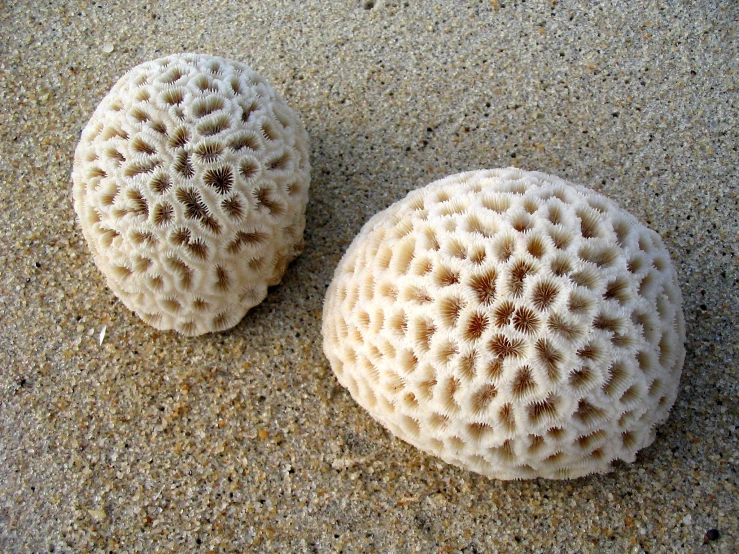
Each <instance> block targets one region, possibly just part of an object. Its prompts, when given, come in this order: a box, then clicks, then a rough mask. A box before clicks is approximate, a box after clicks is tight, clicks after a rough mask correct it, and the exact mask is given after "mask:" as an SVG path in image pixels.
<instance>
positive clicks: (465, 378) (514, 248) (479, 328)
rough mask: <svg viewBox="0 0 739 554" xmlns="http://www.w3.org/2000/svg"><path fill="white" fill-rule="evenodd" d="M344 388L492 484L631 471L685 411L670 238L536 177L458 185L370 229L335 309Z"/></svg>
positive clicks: (440, 185)
mask: <svg viewBox="0 0 739 554" xmlns="http://www.w3.org/2000/svg"><path fill="white" fill-rule="evenodd" d="M323 333H324V351H325V353H326V355H327V357H328V358H329V360H330V363H331V366H332V368H333V370H334V372H335V373H336V375H337V377H338V379H339V381H340V382H341V384H342V385H344V386H345V387H347V388H348V389H349V391H350V392H351V394H352V396H353V397H354V398H355V399H356V401H357V402H358V403H359V404H360V405H362V406H363V407H364V408H365V409H366V410H368V411H369V412H370V414H371V415H372V416H373V417H375V418H376V419H377V420H379V421H380V422H381V423H382V424H383V425H385V426H386V427H387V428H388V429H389V430H390V431H392V432H393V433H394V434H395V435H397V436H398V437H400V438H402V439H403V440H405V441H407V442H409V443H411V444H413V445H415V446H417V447H419V448H421V449H422V450H425V451H427V452H430V453H433V454H436V455H438V456H440V457H441V458H442V459H444V460H445V461H447V462H450V463H452V464H455V465H458V466H461V467H464V468H467V469H470V470H472V471H476V472H478V473H482V474H485V475H488V476H490V477H495V478H499V479H524V478H533V477H547V478H574V477H579V476H582V475H586V474H589V473H593V472H605V471H608V470H609V469H610V466H611V462H613V461H614V460H617V459H621V460H625V461H629V462H630V461H633V460H634V458H635V453H636V452H637V450H639V449H641V448H643V447H645V446H647V445H649V444H651V442H652V441H653V440H654V436H655V431H654V429H655V426H656V425H657V424H659V423H661V422H663V421H664V420H665V419H666V418H667V416H668V412H669V410H670V408H671V406H672V404H673V403H674V401H675V397H676V394H677V387H678V381H679V377H680V371H681V368H682V364H683V359H684V356H685V353H684V348H683V340H684V333H685V332H684V322H683V315H682V311H681V295H680V290H679V288H678V285H677V280H676V274H675V271H674V269H673V267H672V265H671V262H670V258H669V255H668V253H667V251H666V250H665V248H664V246H663V245H662V242H661V240H660V238H659V236H658V235H657V234H656V233H655V232H653V231H651V230H649V229H647V228H646V227H644V226H643V225H641V224H639V223H638V222H637V221H636V220H635V218H634V217H633V216H631V215H630V214H629V213H627V212H625V211H623V210H621V209H620V208H618V207H617V206H616V205H615V204H614V203H613V202H611V201H610V200H608V199H606V198H604V197H603V196H601V195H599V194H597V193H595V192H593V191H591V190H589V189H586V188H584V187H579V186H576V185H572V184H570V183H567V182H565V181H563V180H561V179H558V178H556V177H553V176H550V175H545V174H543V173H533V172H524V171H520V170H517V169H502V170H492V171H477V172H470V173H462V174H459V175H454V176H452V177H448V178H446V179H443V180H441V181H437V182H435V183H432V184H431V185H429V186H427V187H425V188H423V189H420V190H418V191H415V192H413V193H411V194H409V195H408V196H407V197H406V198H405V199H404V200H402V201H400V202H398V203H396V204H394V205H393V206H392V207H390V208H389V209H387V210H385V211H384V212H381V213H379V214H378V215H376V216H375V217H374V218H372V219H371V220H370V221H369V222H368V223H367V224H366V225H365V226H364V228H363V229H362V231H361V232H360V234H359V235H358V236H357V238H356V239H355V240H354V242H353V243H352V245H351V246H350V248H349V250H348V251H347V253H346V255H345V256H344V258H343V259H342V261H341V263H340V264H339V266H338V268H337V269H336V273H335V275H334V280H333V282H332V284H331V286H330V287H329V290H328V293H327V296H326V302H325V306H324V324H323Z"/></svg>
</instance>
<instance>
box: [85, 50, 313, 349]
mask: <svg viewBox="0 0 739 554" xmlns="http://www.w3.org/2000/svg"><path fill="white" fill-rule="evenodd" d="M72 179H73V182H74V187H73V195H74V207H75V210H76V212H77V215H78V217H79V221H80V225H81V227H82V230H83V232H84V235H85V238H86V239H87V242H88V244H89V246H90V250H91V251H92V253H93V256H94V259H95V262H96V264H97V265H98V267H99V268H100V270H101V271H102V272H103V273H104V274H105V276H106V278H107V281H108V285H109V286H110V288H111V289H112V290H113V292H115V294H116V295H117V296H118V297H119V298H120V299H121V300H122V301H123V303H124V304H125V305H126V306H127V307H128V308H130V309H131V310H133V311H135V312H136V313H137V314H138V315H139V316H140V317H141V318H142V319H143V320H144V321H146V322H147V323H149V324H151V325H153V326H154V327H157V328H159V329H176V330H177V331H179V332H181V333H184V334H187V335H198V334H201V333H206V332H209V331H217V330H222V329H227V328H229V327H231V326H233V325H235V324H236V323H238V321H239V320H240V319H241V318H242V317H243V316H244V314H245V313H246V312H247V311H248V310H249V309H250V308H251V307H253V306H255V305H256V304H259V303H260V302H261V301H262V300H263V299H264V297H265V296H266V294H267V287H268V286H270V285H275V284H277V283H279V282H280V280H281V279H282V276H283V274H284V272H285V269H286V267H287V265H288V264H289V263H290V261H292V260H293V259H294V258H295V257H296V256H298V255H299V254H300V252H301V251H302V249H303V229H304V227H305V207H306V203H307V201H308V188H309V184H310V166H309V162H308V140H307V134H306V132H305V129H304V127H303V125H302V123H301V122H300V119H299V118H298V116H297V115H296V114H295V112H293V110H291V109H290V108H289V107H288V105H287V104H286V103H285V101H284V100H283V99H282V98H281V97H280V95H279V94H278V93H277V92H276V91H275V90H274V89H273V88H272V87H271V86H270V85H269V84H268V83H267V82H266V81H265V80H264V78H262V77H261V76H260V75H258V74H257V73H256V72H254V71H253V70H252V69H250V68H249V67H247V66H245V65H243V64H241V63H238V62H234V61H230V60H225V59H222V58H217V57H213V56H204V55H196V54H180V55H173V56H169V57H166V58H161V59H158V60H154V61H150V62H147V63H144V64H142V65H139V66H137V67H135V68H134V69H132V70H131V71H129V72H128V73H126V74H125V75H124V76H123V77H122V78H121V79H120V80H119V81H118V82H117V83H116V84H115V86H114V87H113V89H112V90H111V91H110V93H109V94H108V95H107V96H106V97H105V98H104V99H103V100H102V102H101V103H100V105H99V106H98V108H97V109H96V110H95V113H94V114H93V116H92V118H91V119H90V121H89V123H88V124H87V126H86V127H85V129H84V130H83V132H82V137H81V139H80V142H79V145H78V146H77V150H76V152H75V161H74V169H73V173H72Z"/></svg>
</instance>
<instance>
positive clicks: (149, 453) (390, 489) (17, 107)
mask: <svg viewBox="0 0 739 554" xmlns="http://www.w3.org/2000/svg"><path fill="white" fill-rule="evenodd" d="M665 4H666V3H664V2H656V1H654V2H627V1H618V2H601V3H598V4H596V3H591V2H574V3H573V2H564V1H561V2H549V1H548V2H534V1H531V0H529V1H527V2H523V1H513V0H511V1H508V0H494V1H492V2H491V1H485V2H472V1H464V2H442V1H428V2H426V1H424V2H399V1H390V0H376V1H374V2H371V1H360V0H341V1H336V2H323V1H320V0H310V1H305V2H294V1H287V0H285V1H274V2H270V1H265V2H214V3H213V4H210V3H199V2H185V1H179V0H171V1H169V2H166V3H164V2H162V3H151V2H141V1H139V0H129V1H127V2H100V3H90V2H60V1H58V0H55V1H51V2H34V1H29V2H15V3H11V2H5V3H4V6H3V8H2V9H1V10H0V237H1V238H0V552H8V553H16V552H35V553H49V552H55V553H60V552H64V553H77V552H115V553H118V552H344V553H349V552H394V553H401V552H464V553H467V554H470V553H474V552H477V553H482V552H547V553H549V552H614V553H622V552H649V553H654V552H670V553H671V552H699V553H703V552H706V553H709V552H711V553H712V552H722V553H731V552H737V551H739V513H738V512H739V501H738V500H737V498H739V491H737V489H738V488H739V473H737V472H738V470H739V468H738V465H739V400H738V399H739V380H738V377H739V366H738V362H739V328H738V327H737V319H738V318H739V290H738V287H737V278H738V276H739V264H738V263H737V254H738V246H739V235H738V233H737V228H739V198H738V196H737V195H738V193H739V179H738V177H737V169H738V168H739V152H738V151H737V147H738V144H739V140H738V134H739V133H738V132H737V128H739V121H738V119H739V118H738V115H737V109H738V107H739V92H738V91H739V79H738V78H737V77H738V75H737V72H738V71H739V62H738V61H737V60H739V37H737V32H738V30H739V25H738V24H737V21H739V4H737V3H736V2H732V1H726V2H719V1H704V0H698V1H696V2H691V3H687V2H674V3H671V5H670V6H669V7H667V6H665ZM182 51H194V52H203V53H209V54H215V55H220V56H224V57H227V58H232V59H234V60H238V61H241V62H244V63H247V64H248V65H250V66H252V67H253V68H254V69H255V70H257V71H258V72H259V73H261V74H262V75H263V76H264V77H265V78H267V79H268V80H269V81H270V83H271V84H272V85H273V86H274V87H275V88H276V89H277V90H279V91H280V92H281V93H282V95H283V96H284V97H285V99H286V100H287V102H288V103H289V104H290V105H291V106H292V107H293V109H295V111H296V112H297V113H298V114H299V115H300V117H301V118H302V120H303V122H304V123H305V126H306V128H307V131H308V134H309V136H310V143H311V165H312V167H313V170H312V182H311V199H310V203H309V205H308V211H307V227H306V233H305V238H306V241H307V244H306V249H305V251H304V253H303V254H302V256H301V257H300V258H298V259H297V260H296V261H295V262H293V263H292V265H291V266H290V267H289V269H288V272H287V275H286V276H285V278H284V280H283V282H282V284H280V285H279V286H277V287H274V288H272V289H271V291H270V294H269V296H268V297H267V299H266V300H265V301H264V303H262V304H261V305H259V306H258V307H256V308H254V309H253V310H252V311H250V312H249V313H248V314H247V316H246V317H245V318H244V319H243V321H242V322H241V323H240V324H239V325H237V326H236V327H234V328H233V329H232V330H230V331H228V332H225V333H222V334H216V335H204V336H201V337H197V338H187V337H184V336H179V335H176V334H174V333H171V332H158V331H156V330H154V329H152V328H151V327H148V326H146V325H145V324H144V323H142V322H141V321H140V320H139V319H138V318H137V317H136V316H135V315H134V314H133V313H131V312H129V311H128V310H127V309H126V308H125V307H124V306H123V305H122V304H121V303H120V302H119V301H117V299H116V298H115V297H114V295H113V294H112V292H111V291H110V290H109V289H108V288H107V287H106V285H105V282H104V279H103V277H102V275H101V274H100V272H99V271H98V270H97V268H96V267H95V266H94V264H93V263H92V259H91V256H90V254H89V250H88V248H87V245H86V243H85V241H84V239H83V237H82V233H81V231H80V229H79V226H78V225H77V222H76V221H75V215H74V211H73V209H72V201H71V179H70V173H71V167H72V157H73V152H74V148H75V146H76V144H77V141H78V138H79V133H80V131H81V129H82V128H83V127H84V125H85V124H86V123H87V121H88V119H89V117H90V115H91V114H92V112H93V110H94V109H95V107H96V106H97V104H98V103H99V102H100V100H101V99H102V97H103V96H104V95H105V94H106V93H107V91H108V90H109V89H110V87H111V86H112V85H113V83H114V82H115V81H116V80H117V79H118V78H119V77H120V75H121V74H122V73H123V72H125V71H126V70H128V69H129V68H131V67H133V66H135V65H137V64H139V63H141V62H143V61H145V60H149V59H154V58H158V57H161V56H164V55H167V54H170V53H176V52H182ZM509 165H515V166H519V167H522V168H525V169H530V170H539V171H544V172H546V173H553V174H555V175H558V176H561V177H563V178H565V179H567V180H569V181H572V182H575V183H580V184H583V185H588V186H591V187H593V188H594V189H596V190H598V191H599V192H601V193H603V194H605V195H607V196H608V197H610V198H612V199H613V200H615V201H616V202H617V203H618V204H619V205H620V206H621V207H623V208H625V209H627V210H629V211H630V212H632V213H633V214H634V215H635V216H636V217H638V218H639V219H640V220H642V221H643V222H645V223H646V224H648V225H649V226H650V227H652V228H653V229H655V230H656V231H658V232H659V233H660V234H661V235H662V237H663V238H664V241H665V244H666V246H667V248H668V249H669V250H670V252H671V253H672V256H673V260H674V262H675V264H676V268H677V271H678V274H679V278H680V286H681V289H682V292H683V296H684V299H685V300H684V311H685V316H686V322H687V337H688V338H687V343H686V347H687V359H686V363H685V367H684V370H683V377H682V381H681V385H680V391H679V395H678V399H677V402H676V404H675V407H674V408H673V412H672V415H671V417H670V419H669V421H668V422H667V423H666V424H665V425H664V426H662V427H661V428H660V429H659V432H658V434H657V439H656V441H655V443H654V444H653V445H652V446H651V447H649V448H647V449H646V450H644V451H642V452H641V453H640V454H639V455H638V457H637V461H636V463H634V464H632V465H625V464H622V465H618V467H617V468H616V471H615V472H614V473H611V474H608V475H604V476H603V475H602V476H593V477H587V478H581V479H578V480H574V481H544V480H535V481H522V482H505V483H504V482H500V481H495V480H489V479H487V478H485V477H481V476H479V475H476V474H473V473H470V472H467V471H463V470H460V469H457V468H455V467H452V466H449V465H447V464H444V463H443V462H440V461H439V460H437V459H436V458H433V457H432V456H429V455H426V454H424V453H422V452H420V451H418V450H416V449H415V448H413V447H411V446H409V445H407V444H406V443H404V442H401V441H399V440H397V439H394V438H393V437H392V435H390V433H389V432H387V431H386V430H384V429H383V428H382V427H381V426H380V425H379V424H377V423H376V422H375V421H374V420H372V419H371V418H370V417H369V416H368V415H367V414H366V413H365V412H364V411H363V410H362V409H361V408H360V407H359V406H358V405H357V404H356V403H355V402H354V401H353V400H352V398H351V397H350V395H349V393H348V392H347V391H345V390H344V389H343V388H342V387H340V386H339V385H338V383H337V381H336V380H335V378H334V376H333V374H332V372H331V370H330V368H329V365H328V362H327V360H326V359H325V358H324V356H323V353H322V351H321V336H320V328H321V320H320V318H321V309H322V304H323V297H324V294H325V291H326V288H327V286H328V284H329V282H330V280H331V277H332V273H333V270H334V267H335V266H336V264H337V263H338V261H339V259H340V257H341V255H342V254H343V252H344V251H345V250H346V248H347V246H348V244H349V242H350V241H351V240H352V238H353V237H354V235H355V234H356V233H357V232H358V231H359V229H360V228H361V226H362V224H363V223H364V222H365V221H366V220H367V219H369V217H371V216H372V215H373V214H374V213H376V212H378V211H379V210H382V209H384V208H386V207H387V206H389V205H390V204H391V203H392V202H394V201H396V200H398V199H400V198H402V197H403V196H405V194H406V193H407V192H408V191H410V190H413V189H416V188H418V187H420V186H422V185H425V184H427V183H429V182H431V181H433V180H436V179H438V178H440V177H442V176H445V175H449V174H452V173H457V172H461V171H465V170H471V169H480V168H492V167H505V166H509ZM103 331H104V336H103V340H102V344H101V340H100V338H101V336H102V334H103ZM709 529H717V530H718V531H719V533H720V537H719V538H718V539H716V540H708V538H707V537H706V531H707V530H709ZM712 536H714V535H713V534H712Z"/></svg>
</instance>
